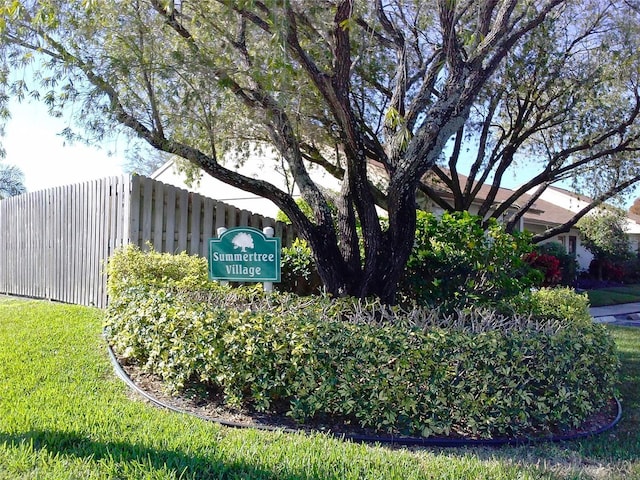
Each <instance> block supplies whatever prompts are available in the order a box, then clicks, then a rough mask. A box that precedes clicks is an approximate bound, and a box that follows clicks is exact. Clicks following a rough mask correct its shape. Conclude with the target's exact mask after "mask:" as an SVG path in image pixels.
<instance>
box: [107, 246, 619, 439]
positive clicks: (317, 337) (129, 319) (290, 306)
mask: <svg viewBox="0 0 640 480" xmlns="http://www.w3.org/2000/svg"><path fill="white" fill-rule="evenodd" d="M119 255H120V258H119ZM145 255H149V256H153V255H160V254H155V253H152V254H143V253H142V252H135V251H133V254H132V251H128V252H125V253H123V252H119V253H117V254H116V259H115V260H113V261H112V262H113V263H112V266H113V265H117V264H118V262H119V261H121V260H122V257H123V256H127V257H128V259H129V260H134V261H136V262H138V260H139V256H143V257H144V256H145ZM145 258H146V257H145ZM174 258H175V261H176V262H181V261H185V259H184V258H183V259H182V260H181V259H179V258H178V257H174ZM163 261H167V260H166V259H164V257H163ZM187 261H188V262H189V261H193V260H187ZM151 263H154V262H153V261H152V260H151V259H149V258H147V261H146V262H138V263H137V265H138V267H139V268H140V269H144V268H142V266H143V265H146V266H147V267H148V268H152V267H151V266H150V264H151ZM155 263H156V264H157V263H158V262H155ZM154 268H155V267H154ZM169 269H170V270H171V271H175V270H176V268H175V267H173V266H172V267H170V268H169ZM187 270H188V269H187ZM126 271H127V281H126V282H123V280H122V278H121V277H119V276H118V270H117V269H115V268H111V270H110V272H111V276H110V279H109V281H110V284H111V285H116V286H117V288H114V289H113V291H114V292H117V293H116V294H114V296H113V298H112V299H111V303H110V306H109V308H108V310H107V316H106V318H107V320H106V330H105V331H106V335H107V338H108V339H109V341H110V342H111V344H112V346H113V348H114V349H115V350H116V352H117V353H118V354H119V355H120V356H121V357H122V358H124V359H126V361H129V362H136V363H138V364H140V365H141V366H142V368H143V369H144V370H145V371H147V372H149V373H153V374H156V375H158V376H160V377H161V378H162V380H163V381H164V382H165V384H166V385H167V387H168V388H169V389H170V390H172V391H174V392H180V391H181V390H183V389H184V388H185V387H186V386H193V385H199V386H201V387H202V388H204V389H208V390H212V391H216V392H220V393H222V394H223V395H224V398H225V401H226V402H227V403H228V404H229V405H231V406H244V407H251V408H254V409H256V410H257V411H264V412H278V413H286V414H288V415H290V416H291V417H293V418H294V419H295V420H297V421H299V422H305V421H309V420H312V419H316V418H323V417H326V416H331V417H335V418H339V419H342V420H344V421H346V422H352V423H354V424H357V425H359V426H361V427H363V428H369V429H371V430H374V431H379V432H387V433H393V434H411V435H419V436H423V437H429V436H433V435H449V434H455V435H464V436H473V437H484V438H488V437H494V436H514V435H530V434H534V433H535V434H539V433H542V432H548V431H553V430H556V429H560V428H565V427H576V426H578V425H579V424H580V423H582V422H583V421H584V420H585V419H586V418H587V417H588V416H589V415H590V414H592V413H594V412H596V411H598V410H599V409H601V408H602V407H603V405H604V404H605V403H606V402H607V401H608V400H609V399H610V398H611V397H612V396H613V393H614V392H613V385H614V382H615V377H616V371H617V357H616V354H615V350H614V344H613V342H612V340H611V338H610V337H609V335H608V334H607V332H606V329H605V328H604V327H603V326H601V325H597V324H593V323H592V322H585V321H584V318H583V316H582V317H580V315H577V316H576V321H572V319H571V318H564V319H557V318H546V319H545V318H542V317H540V316H537V317H536V316H532V317H523V316H513V317H504V316H501V315H498V314H496V313H494V312H489V311H458V312H456V313H455V314H451V315H447V316H442V315H440V314H439V313H438V312H437V311H432V310H431V311H428V310H425V309H420V308H417V307H416V308H414V309H413V310H402V309H399V308H391V307H384V306H382V305H379V304H378V303H376V302H369V303H366V302H365V303H363V302H362V301H357V300H353V299H338V300H333V299H330V298H327V297H305V298H300V297H296V296H294V295H290V294H278V293H272V294H270V295H268V296H267V295H265V294H263V292H261V291H260V288H259V287H258V288H239V289H235V290H231V289H230V288H228V287H220V286H216V285H215V284H210V283H209V284H207V283H206V282H204V281H203V282H201V281H200V280H202V279H201V278H200V280H197V281H196V279H195V278H191V279H185V278H172V279H170V278H169V277H167V276H164V279H163V281H162V282H159V281H149V277H148V276H147V275H145V273H144V272H140V271H139V270H136V271H139V273H140V275H139V277H140V279H141V281H137V280H136V278H137V277H136V276H135V275H132V270H131V269H127V270H126ZM156 273H157V272H156ZM162 277H163V276H162V275H160V277H159V278H162ZM185 284H187V285H200V287H199V290H193V289H192V288H189V289H187V288H184V285H185ZM574 295H575V294H574ZM570 297H571V295H570V294H569V293H567V292H565V293H564V294H562V295H555V296H554V295H549V294H546V296H545V299H544V302H542V303H541V305H542V304H544V308H542V307H540V308H541V309H542V310H545V309H548V308H549V302H552V301H554V300H555V301H558V302H565V303H566V302H567V301H568V302H572V301H573V300H575V299H571V298H570ZM567 299H569V300H567ZM566 311H567V312H569V313H570V312H571V309H566Z"/></svg>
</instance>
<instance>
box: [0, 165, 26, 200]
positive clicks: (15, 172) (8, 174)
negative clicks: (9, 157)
mask: <svg viewBox="0 0 640 480" xmlns="http://www.w3.org/2000/svg"><path fill="white" fill-rule="evenodd" d="M26 191H27V188H26V187H25V185H24V174H23V173H22V170H20V169H19V168H18V167H16V166H15V165H8V164H6V163H0V200H2V199H3V198H7V197H13V196H14V195H20V194H21V193H25V192H26Z"/></svg>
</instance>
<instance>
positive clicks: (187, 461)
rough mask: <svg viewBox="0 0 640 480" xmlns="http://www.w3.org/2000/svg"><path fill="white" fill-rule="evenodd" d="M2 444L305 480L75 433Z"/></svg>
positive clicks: (169, 467)
mask: <svg viewBox="0 0 640 480" xmlns="http://www.w3.org/2000/svg"><path fill="white" fill-rule="evenodd" d="M2 444H7V445H8V446H10V447H16V448H25V447H26V448H30V449H33V450H34V451H46V452H50V453H51V454H53V455H57V454H60V455H63V456H71V457H77V458H83V459H92V460H94V461H98V460H101V459H105V460H107V461H109V462H113V463H114V464H115V465H125V464H137V465H139V466H140V468H145V467H146V468H153V469H155V470H163V469H164V470H165V471H168V472H169V473H173V474H174V475H175V477H176V478H181V479H191V478H193V479H198V480H200V479H202V480H206V479H209V478H212V479H213V478H216V479H221V478H243V479H244V478H250V479H271V478H278V479H294V478H301V476H300V475H299V474H293V473H289V474H287V473H284V472H282V471H279V472H277V473H275V472H271V471H268V470H264V469H261V468H258V467H256V466H255V465H250V464H248V463H243V462H231V463H223V462H221V461H220V460H219V459H212V458H207V457H206V456H198V455H197V454H193V455H192V454H185V453H184V452H181V451H177V450H158V449H155V448H149V447H146V446H144V445H137V444H132V443H128V442H98V441H94V440H91V439H90V438H88V437H86V436H83V435H81V434H78V433H73V432H63V431H51V430H31V431H28V432H26V433H22V434H15V435H12V434H7V433H5V432H0V445H2ZM303 477H304V478H309V479H318V480H319V479H320V478H327V477H324V476H323V477H315V476H314V477H309V476H308V475H303Z"/></svg>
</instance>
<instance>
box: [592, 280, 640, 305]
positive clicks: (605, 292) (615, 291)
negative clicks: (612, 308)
mask: <svg viewBox="0 0 640 480" xmlns="http://www.w3.org/2000/svg"><path fill="white" fill-rule="evenodd" d="M587 295H588V296H589V302H590V303H591V306H592V307H602V306H605V305H619V304H621V303H633V302H640V285H625V286H623V287H609V288H601V289H597V290H588V291H587Z"/></svg>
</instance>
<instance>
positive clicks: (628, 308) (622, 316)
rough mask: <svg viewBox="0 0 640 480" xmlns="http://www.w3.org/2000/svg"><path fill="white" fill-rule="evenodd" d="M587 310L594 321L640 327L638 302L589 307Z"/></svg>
mask: <svg viewBox="0 0 640 480" xmlns="http://www.w3.org/2000/svg"><path fill="white" fill-rule="evenodd" d="M589 310H590V311H591V316H592V317H593V320H594V321H595V322H598V323H611V324H614V325H623V326H629V327H640V302H635V303H623V304H620V305H608V306H606V307H591V308H590V309H589Z"/></svg>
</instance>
